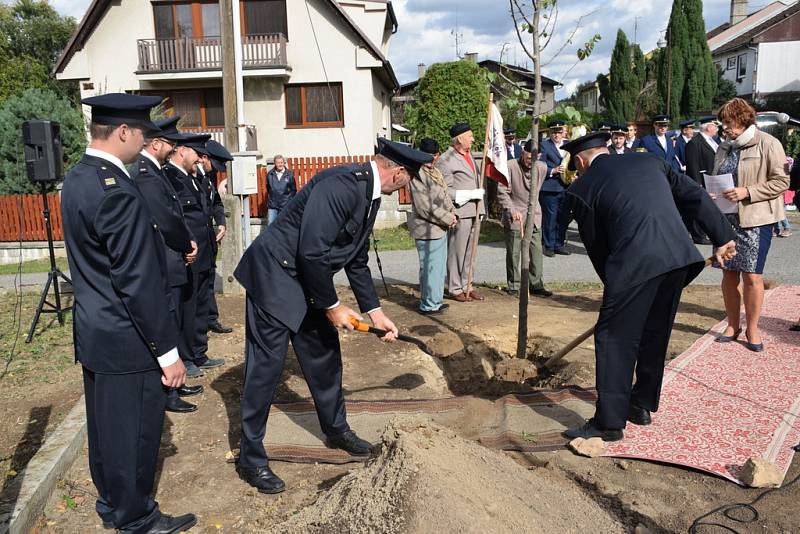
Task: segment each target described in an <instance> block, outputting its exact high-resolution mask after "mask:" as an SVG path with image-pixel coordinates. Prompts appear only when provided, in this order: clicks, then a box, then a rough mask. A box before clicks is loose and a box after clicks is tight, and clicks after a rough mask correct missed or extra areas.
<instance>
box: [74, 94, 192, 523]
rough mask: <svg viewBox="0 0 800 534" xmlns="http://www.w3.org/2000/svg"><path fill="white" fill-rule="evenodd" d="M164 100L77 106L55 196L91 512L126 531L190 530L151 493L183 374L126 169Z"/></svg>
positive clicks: (148, 231) (155, 243)
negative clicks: (83, 127) (77, 152)
mask: <svg viewBox="0 0 800 534" xmlns="http://www.w3.org/2000/svg"><path fill="white" fill-rule="evenodd" d="M160 102H161V97H155V96H146V97H145V96H135V95H128V94H122V93H118V94H106V95H102V96H96V97H91V98H86V99H84V100H83V103H84V104H85V105H88V106H91V108H92V117H91V124H90V127H89V130H90V135H91V141H90V143H89V147H88V148H87V149H86V155H85V156H84V157H83V159H82V160H81V162H80V163H78V165H76V166H75V167H74V168H73V169H72V170H71V171H70V172H69V173H68V174H67V177H66V178H65V180H64V188H63V190H62V193H61V213H62V217H63V222H64V241H65V243H66V248H67V256H68V259H69V267H70V274H71V276H72V285H73V288H74V294H75V303H74V308H73V330H74V332H73V337H74V340H75V359H76V360H77V361H79V362H80V363H81V365H82V366H83V387H84V395H85V400H86V423H87V434H88V440H89V468H90V471H91V475H92V480H93V481H94V484H95V487H96V488H97V494H98V497H97V502H96V510H97V513H98V515H99V516H100V518H101V519H102V520H103V524H104V526H106V527H107V528H116V529H118V532H122V533H137V534H139V533H148V534H171V533H174V532H183V531H185V530H188V529H190V528H191V527H192V526H194V525H195V523H197V519H196V518H195V516H194V515H192V514H186V515H183V516H180V517H174V518H173V517H170V516H167V515H164V514H162V513H161V511H160V510H159V507H158V503H157V502H156V501H155V500H154V499H153V497H152V491H153V482H154V480H155V473H156V463H157V458H158V448H159V445H160V442H161V430H162V426H163V423H164V404H165V403H166V397H167V395H166V392H165V390H164V387H165V386H166V387H174V388H177V387H180V386H182V385H183V384H184V382H185V380H186V369H185V368H184V367H183V364H182V363H181V361H180V358H179V357H178V331H177V330H178V329H177V324H176V323H175V315H174V312H173V308H174V306H173V304H172V299H171V296H170V288H169V280H168V274H167V266H166V263H165V258H164V245H163V241H162V237H161V234H160V233H159V231H158V225H157V223H156V222H155V220H154V219H153V217H152V216H151V214H150V211H149V210H148V208H147V204H146V202H145V200H144V198H143V197H142V195H141V193H139V190H138V188H137V187H136V185H135V184H134V183H133V181H132V180H131V178H130V176H129V174H128V171H127V169H126V168H125V165H126V164H130V163H133V162H134V161H136V158H137V156H138V155H139V152H140V151H141V150H142V147H143V146H144V138H145V135H148V136H150V137H152V136H153V135H152V134H151V133H150V132H152V131H153V130H156V129H157V128H156V126H155V125H154V124H153V123H152V122H150V109H151V108H153V107H154V106H156V105H158V104H159V103H160ZM93 528H94V527H90V526H88V525H87V526H86V528H84V529H83V530H84V531H89V530H92V529H93Z"/></svg>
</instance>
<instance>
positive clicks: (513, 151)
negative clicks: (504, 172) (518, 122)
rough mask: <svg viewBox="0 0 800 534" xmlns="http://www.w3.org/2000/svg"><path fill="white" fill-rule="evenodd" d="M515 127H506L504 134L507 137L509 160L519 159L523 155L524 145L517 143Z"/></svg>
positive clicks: (507, 156) (507, 155)
mask: <svg viewBox="0 0 800 534" xmlns="http://www.w3.org/2000/svg"><path fill="white" fill-rule="evenodd" d="M514 133H515V132H514V128H504V129H503V134H504V135H505V138H506V158H507V159H508V161H511V160H512V159H517V158H519V157H520V156H521V155H522V147H521V146H520V144H519V143H517V140H516V135H514Z"/></svg>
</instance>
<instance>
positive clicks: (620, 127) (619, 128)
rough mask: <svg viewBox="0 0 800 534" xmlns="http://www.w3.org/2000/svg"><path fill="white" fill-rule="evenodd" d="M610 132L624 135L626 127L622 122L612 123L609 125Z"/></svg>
mask: <svg viewBox="0 0 800 534" xmlns="http://www.w3.org/2000/svg"><path fill="white" fill-rule="evenodd" d="M611 133H612V134H622V135H626V134H627V133H628V128H627V127H626V126H625V125H624V124H614V125H612V126H611Z"/></svg>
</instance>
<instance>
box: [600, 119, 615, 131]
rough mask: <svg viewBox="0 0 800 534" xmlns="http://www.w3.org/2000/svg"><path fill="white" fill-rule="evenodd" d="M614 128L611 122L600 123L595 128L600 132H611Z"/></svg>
mask: <svg viewBox="0 0 800 534" xmlns="http://www.w3.org/2000/svg"><path fill="white" fill-rule="evenodd" d="M612 126H614V125H613V124H611V123H610V122H606V121H600V122H598V123H597V126H596V127H595V130H596V131H598V132H610V131H611V127H612Z"/></svg>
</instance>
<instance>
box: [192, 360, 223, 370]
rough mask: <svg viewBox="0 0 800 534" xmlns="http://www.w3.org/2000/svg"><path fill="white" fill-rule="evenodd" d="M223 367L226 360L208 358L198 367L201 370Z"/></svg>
mask: <svg viewBox="0 0 800 534" xmlns="http://www.w3.org/2000/svg"><path fill="white" fill-rule="evenodd" d="M222 365H225V359H224V358H206V361H204V362H203V363H198V364H197V367H199V368H200V369H213V368H214V367H220V366H222Z"/></svg>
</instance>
